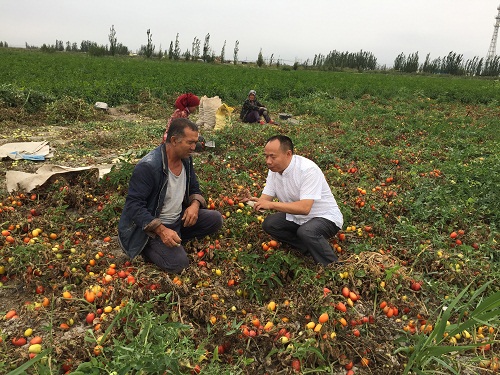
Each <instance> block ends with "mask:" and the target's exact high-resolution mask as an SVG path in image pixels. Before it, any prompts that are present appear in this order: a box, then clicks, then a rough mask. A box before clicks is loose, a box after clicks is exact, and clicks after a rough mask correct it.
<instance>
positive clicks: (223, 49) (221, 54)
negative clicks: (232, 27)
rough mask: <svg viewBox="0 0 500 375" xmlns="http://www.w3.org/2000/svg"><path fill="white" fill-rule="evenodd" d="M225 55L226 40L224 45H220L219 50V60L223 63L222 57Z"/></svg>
mask: <svg viewBox="0 0 500 375" xmlns="http://www.w3.org/2000/svg"><path fill="white" fill-rule="evenodd" d="M225 55H226V41H224V45H223V46H222V51H220V62H221V63H222V64H224V59H225Z"/></svg>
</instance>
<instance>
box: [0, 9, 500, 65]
mask: <svg viewBox="0 0 500 375" xmlns="http://www.w3.org/2000/svg"><path fill="white" fill-rule="evenodd" d="M499 6H500V0H414V1H407V0H267V1H264V0H252V1H246V2H244V1H238V0H213V1H207V0H190V1H170V0H101V1H97V0H86V1H75V0H43V1H42V0H11V1H8V0H0V41H3V42H7V43H8V45H9V46H10V47H24V46H25V45H26V43H28V44H29V45H34V46H38V47H40V46H41V45H42V44H44V43H45V44H47V45H53V44H55V41H56V40H62V41H63V42H64V44H66V42H67V41H69V42H71V43H77V44H78V46H80V42H81V41H82V40H90V41H92V42H96V43H97V44H99V45H106V44H108V45H109V34H110V28H111V27H112V26H114V29H115V31H116V38H117V41H118V43H121V44H123V45H124V46H127V47H128V48H129V50H131V51H133V52H135V51H137V50H139V49H140V47H141V46H142V45H146V44H147V30H148V29H150V30H151V34H152V42H153V44H154V45H155V47H156V50H155V51H156V52H158V50H159V49H160V46H161V49H162V50H163V51H165V50H168V48H169V46H170V43H171V42H172V41H175V39H176V35H177V34H179V43H180V49H181V51H182V53H184V52H185V51H186V50H191V46H192V42H193V40H194V38H198V39H199V40H200V41H201V42H200V43H201V47H202V48H203V44H204V40H205V36H206V35H207V34H210V47H211V48H212V49H213V52H214V53H215V55H220V53H221V50H222V47H223V45H224V42H226V47H225V57H226V59H230V60H232V58H233V51H234V47H235V43H236V41H239V52H238V58H239V59H240V60H247V61H256V60H257V57H258V54H259V51H262V55H263V57H264V58H265V59H268V58H269V57H271V55H273V60H274V61H276V59H280V60H282V61H283V62H285V63H287V64H293V63H294V62H295V61H298V62H300V63H302V62H304V61H305V60H306V59H309V60H310V62H312V60H313V58H314V56H315V55H316V54H322V55H327V54H328V53H329V52H331V51H334V50H336V51H339V52H358V51H360V50H363V51H366V52H371V53H372V54H373V55H374V56H375V57H376V58H377V62H378V64H380V65H386V66H387V67H392V66H393V65H394V59H395V58H396V57H397V56H398V55H399V54H401V53H404V54H405V56H408V55H409V54H412V53H415V52H418V54H419V58H420V63H423V62H424V60H425V57H426V55H427V54H428V53H429V54H430V57H431V59H434V58H438V57H445V56H446V55H448V53H449V52H450V51H453V52H456V53H458V54H462V55H463V57H464V60H467V59H470V58H473V57H475V56H478V57H485V56H486V54H487V52H488V49H489V46H490V42H491V39H492V36H493V31H494V25H495V22H496V20H495V17H496V16H497V15H498V10H497V8H498V7H499ZM496 51H497V54H500V42H498V47H497V49H496Z"/></svg>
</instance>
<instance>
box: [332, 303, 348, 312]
mask: <svg viewBox="0 0 500 375" xmlns="http://www.w3.org/2000/svg"><path fill="white" fill-rule="evenodd" d="M335 308H336V309H337V310H339V311H342V312H346V311H347V307H345V305H344V304H343V303H342V302H339V303H337V304H336V305H335Z"/></svg>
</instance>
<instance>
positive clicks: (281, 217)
mask: <svg viewBox="0 0 500 375" xmlns="http://www.w3.org/2000/svg"><path fill="white" fill-rule="evenodd" d="M262 229H264V231H265V232H266V233H268V234H269V235H271V237H273V238H275V239H276V240H278V241H280V242H284V243H287V244H289V245H290V246H292V247H294V248H296V249H297V250H299V251H300V252H301V253H302V254H304V255H309V256H312V257H313V259H314V260H315V261H316V263H319V264H322V265H324V266H326V265H327V264H330V263H335V262H337V261H338V258H337V255H336V254H335V250H334V249H333V248H332V245H330V242H329V239H330V238H332V237H334V236H335V235H336V234H337V232H338V231H339V228H338V227H337V225H335V223H334V222H332V221H330V220H327V219H324V218H322V217H316V218H313V219H311V220H309V221H308V222H307V223H305V224H302V225H299V224H296V223H294V222H293V221H289V220H286V214H285V213H284V212H277V213H274V214H271V215H269V216H267V217H266V218H265V220H264V222H263V223H262Z"/></svg>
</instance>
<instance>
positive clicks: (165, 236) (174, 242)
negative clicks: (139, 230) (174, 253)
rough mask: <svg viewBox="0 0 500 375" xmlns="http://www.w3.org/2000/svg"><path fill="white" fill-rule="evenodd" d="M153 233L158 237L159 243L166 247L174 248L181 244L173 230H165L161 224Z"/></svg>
mask: <svg viewBox="0 0 500 375" xmlns="http://www.w3.org/2000/svg"><path fill="white" fill-rule="evenodd" d="M155 233H156V234H157V235H158V236H159V237H160V239H161V241H162V242H163V243H164V244H165V245H167V246H168V247H175V246H179V245H180V244H181V238H180V237H179V235H178V234H177V232H176V231H175V230H173V229H170V228H167V227H166V226H165V225H163V224H161V225H159V226H158V227H157V228H156V229H155Z"/></svg>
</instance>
